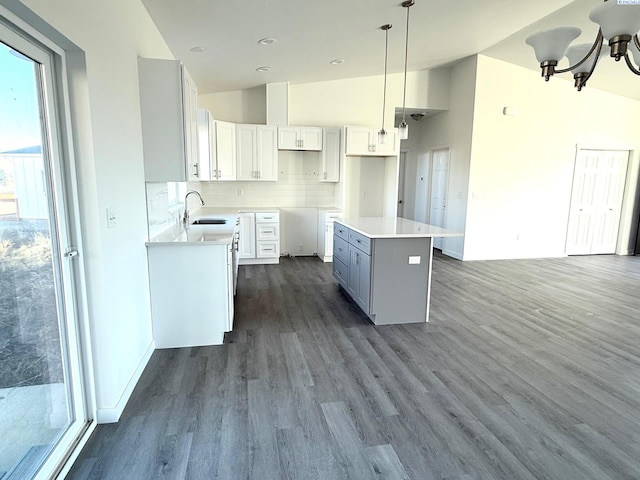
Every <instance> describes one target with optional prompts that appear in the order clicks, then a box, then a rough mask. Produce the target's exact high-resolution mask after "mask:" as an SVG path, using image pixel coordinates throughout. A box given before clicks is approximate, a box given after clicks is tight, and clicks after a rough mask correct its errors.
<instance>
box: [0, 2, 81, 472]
mask: <svg viewBox="0 0 640 480" xmlns="http://www.w3.org/2000/svg"><path fill="white" fill-rule="evenodd" d="M0 13H1V12H0ZM58 55H59V54H57V53H56V52H54V51H52V50H51V49H50V48H48V47H47V46H45V45H43V44H41V43H40V42H38V41H36V40H35V39H33V38H31V37H30V36H29V35H27V34H26V33H25V32H22V31H20V30H18V29H17V28H16V27H15V26H13V25H10V24H9V23H8V22H7V21H2V16H0V72H1V74H0V479H14V478H16V479H17V478H19V479H30V478H36V477H37V478H46V477H47V476H49V475H51V474H52V473H54V472H55V470H56V468H58V466H59V464H60V462H61V460H62V459H63V458H64V457H65V455H66V454H67V453H68V451H69V449H70V447H71V446H72V445H73V443H74V442H75V440H76V439H77V438H78V436H79V435H80V434H81V433H82V431H83V429H84V428H85V426H86V424H87V414H86V406H85V401H84V396H83V392H84V387H83V381H82V368H81V356H80V351H79V345H80V343H79V341H78V335H77V324H76V318H75V306H76V301H75V297H74V295H75V291H76V290H75V286H74V280H73V272H74V265H73V262H74V261H76V258H75V257H76V256H77V252H76V251H75V250H74V247H73V246H72V245H73V244H72V241H71V237H70V232H69V228H68V216H67V209H66V203H67V198H68V196H67V191H66V189H65V180H66V178H67V174H68V172H67V171H66V169H65V167H66V163H65V161H64V158H63V148H62V147H63V145H62V144H63V141H62V138H63V136H62V133H61V130H62V129H61V125H60V123H61V122H60V119H61V118H62V117H61V115H60V110H59V106H60V102H59V99H60V96H59V91H60V90H59V87H60V85H59V82H58V78H59V77H58V76H57V74H58V73H57V71H56V69H57V68H60V67H59V65H61V64H60V62H59V61H58V60H59V56H58Z"/></svg>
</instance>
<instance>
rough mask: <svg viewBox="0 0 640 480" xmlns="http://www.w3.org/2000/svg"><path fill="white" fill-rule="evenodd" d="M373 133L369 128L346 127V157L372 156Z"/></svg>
mask: <svg viewBox="0 0 640 480" xmlns="http://www.w3.org/2000/svg"><path fill="white" fill-rule="evenodd" d="M374 133H375V132H374V131H373V130H372V129H371V128H369V127H346V135H347V140H346V153H347V155H372V154H373V153H374V150H375V142H374V141H373V138H374V137H373V134H374Z"/></svg>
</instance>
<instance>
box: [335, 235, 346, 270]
mask: <svg viewBox="0 0 640 480" xmlns="http://www.w3.org/2000/svg"><path fill="white" fill-rule="evenodd" d="M333 256H334V258H337V259H338V260H340V261H341V262H342V263H344V264H347V263H349V244H348V243H347V242H346V240H343V239H342V238H340V237H338V236H336V235H334V236H333Z"/></svg>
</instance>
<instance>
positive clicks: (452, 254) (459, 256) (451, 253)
mask: <svg viewBox="0 0 640 480" xmlns="http://www.w3.org/2000/svg"><path fill="white" fill-rule="evenodd" d="M442 253H444V254H445V255H447V256H448V257H453V258H455V259H457V260H462V259H463V258H462V252H456V251H454V250H449V249H447V248H445V249H444V250H443V251H442Z"/></svg>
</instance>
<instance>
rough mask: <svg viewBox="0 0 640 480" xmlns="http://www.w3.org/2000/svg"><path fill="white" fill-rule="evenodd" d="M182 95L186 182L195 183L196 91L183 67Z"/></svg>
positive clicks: (198, 172)
mask: <svg viewBox="0 0 640 480" xmlns="http://www.w3.org/2000/svg"><path fill="white" fill-rule="evenodd" d="M182 95H183V102H184V107H183V108H184V134H185V139H184V140H185V158H186V168H187V180H190V181H194V182H195V181H199V180H201V178H200V164H199V162H198V89H197V87H196V84H195V83H194V81H193V80H192V79H191V77H190V76H189V73H188V72H187V70H186V69H185V68H184V67H182Z"/></svg>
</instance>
